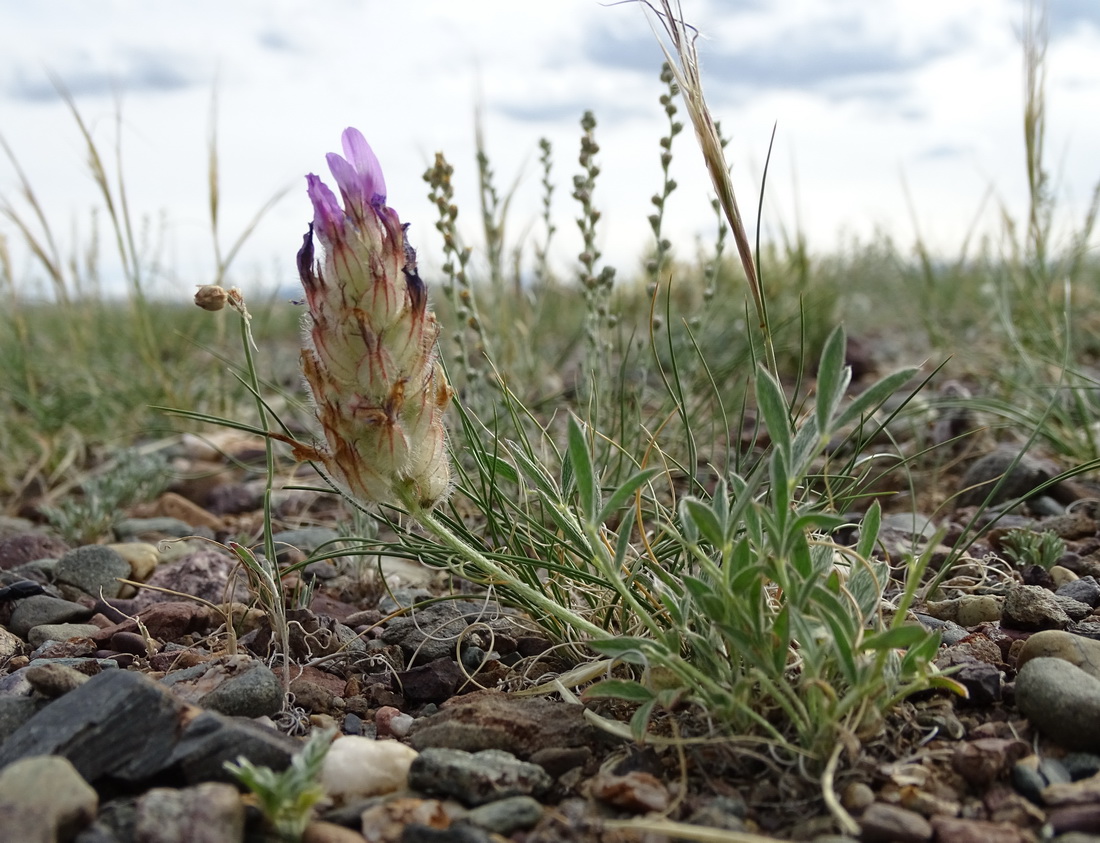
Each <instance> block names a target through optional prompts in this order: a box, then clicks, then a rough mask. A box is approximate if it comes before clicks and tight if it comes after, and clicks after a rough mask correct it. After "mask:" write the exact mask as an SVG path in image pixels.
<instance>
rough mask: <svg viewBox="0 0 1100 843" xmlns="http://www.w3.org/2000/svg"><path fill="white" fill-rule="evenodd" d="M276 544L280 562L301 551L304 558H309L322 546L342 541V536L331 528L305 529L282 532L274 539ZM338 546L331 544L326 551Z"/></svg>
mask: <svg viewBox="0 0 1100 843" xmlns="http://www.w3.org/2000/svg"><path fill="white" fill-rule="evenodd" d="M271 538H272V540H273V541H274V542H275V555H276V557H278V559H279V561H280V562H284V561H286V558H287V557H288V556H290V555H292V554H294V551H299V552H300V553H301V554H302V555H304V556H309V555H310V554H311V553H313V552H314V551H315V550H317V548H319V547H320V546H321V545H324V544H327V543H328V542H336V541H339V540H340V534H339V533H338V532H336V531H335V530H333V529H332V528H331V527H303V528H301V529H299V530H280V531H279V532H277V533H275V534H274V535H273V536H272V537H271ZM337 547H339V546H338V545H331V544H329V545H328V546H327V547H326V548H325V551H326V552H327V551H329V550H334V549H336V548H337Z"/></svg>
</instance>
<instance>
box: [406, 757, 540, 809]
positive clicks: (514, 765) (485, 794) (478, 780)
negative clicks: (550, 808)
mask: <svg viewBox="0 0 1100 843" xmlns="http://www.w3.org/2000/svg"><path fill="white" fill-rule="evenodd" d="M551 784H553V781H552V780H551V778H550V776H549V775H548V774H547V772H546V771H545V770H543V769H542V767H540V766H539V765H538V764H532V763H530V762H528V761H520V760H519V759H518V758H516V757H515V756H514V755H512V754H511V753H510V752H503V751H502V750H499V749H486V750H482V751H481V752H463V751H462V750H460V749H438V748H433V749H426V750H424V751H423V752H421V753H420V755H418V756H417V757H416V758H415V759H414V760H413V762H412V765H411V766H410V767H409V787H410V788H412V789H413V790H418V791H421V792H422V793H425V794H428V795H429V796H449V797H452V798H454V799H457V800H458V801H459V802H461V803H462V804H463V805H467V806H475V805H484V804H486V803H487V802H495V801H496V800H498V799H505V798H507V797H509V796H539V795H541V794H543V793H545V792H546V791H548V790H549V789H550V786H551Z"/></svg>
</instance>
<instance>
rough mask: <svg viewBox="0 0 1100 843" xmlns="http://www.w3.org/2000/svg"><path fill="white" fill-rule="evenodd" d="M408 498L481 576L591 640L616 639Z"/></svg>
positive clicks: (417, 515)
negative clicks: (490, 556) (518, 577)
mask: <svg viewBox="0 0 1100 843" xmlns="http://www.w3.org/2000/svg"><path fill="white" fill-rule="evenodd" d="M407 497H409V498H410V500H406V501H403V503H404V504H405V506H406V508H407V509H408V511H409V515H410V516H412V518H414V519H415V520H416V521H417V522H418V523H419V524H420V526H422V527H423V528H424V529H425V530H427V531H428V532H429V533H431V534H432V536H434V537H435V538H436V539H437V540H438V541H439V542H440V543H441V544H443V545H445V546H446V547H448V548H450V549H451V550H453V551H454V552H455V553H456V554H457V555H458V556H459V557H461V558H462V559H463V560H465V561H467V562H469V563H470V564H472V565H473V566H474V567H475V568H477V569H478V570H479V571H480V572H482V573H484V574H486V575H487V576H489V577H491V578H492V579H493V580H495V581H497V582H503V583H507V584H508V588H509V589H510V590H511V591H513V592H514V593H516V594H517V595H519V596H520V597H522V599H523V600H524V601H525V602H526V603H528V604H530V605H531V606H536V607H538V608H539V609H541V610H542V611H544V612H546V614H548V615H551V616H552V617H555V618H557V619H558V620H559V621H561V622H562V623H564V624H567V625H569V626H571V627H573V628H574V629H576V630H577V631H578V632H583V633H584V634H585V635H587V636H588V637H589V638H593V639H596V640H606V639H609V638H613V637H614V636H613V635H612V634H611V633H610V632H608V631H607V630H606V629H604V628H602V627H600V626H597V625H596V624H594V623H592V622H591V621H587V620H585V619H584V618H582V617H581V616H580V615H578V614H576V613H575V612H571V611H569V610H568V609H566V608H565V607H564V606H561V605H560V604H558V603H556V602H554V601H553V600H551V599H550V598H549V597H547V596H546V595H545V594H543V593H542V592H541V591H539V590H538V589H536V588H532V587H531V586H529V585H527V584H526V583H524V582H521V581H520V580H518V579H517V578H515V577H514V576H511V575H510V574H509V573H508V572H507V571H505V570H504V569H503V568H501V567H500V565H498V564H497V563H496V562H494V561H493V560H492V559H490V558H489V557H488V556H485V555H484V554H483V553H480V552H478V551H477V550H476V549H474V548H473V547H471V546H470V545H468V544H467V543H466V542H464V541H463V540H462V539H461V538H459V537H458V536H456V535H455V534H454V533H453V532H451V530H450V529H449V528H448V527H447V526H446V525H445V524H444V523H443V522H442V521H440V520H439V519H438V518H436V517H435V514H434V513H433V512H431V511H430V510H426V509H424V508H422V507H420V506H419V505H418V504H417V503H416V502H415V501H413V500H411V498H412V497H413V496H412V495H408V496H407Z"/></svg>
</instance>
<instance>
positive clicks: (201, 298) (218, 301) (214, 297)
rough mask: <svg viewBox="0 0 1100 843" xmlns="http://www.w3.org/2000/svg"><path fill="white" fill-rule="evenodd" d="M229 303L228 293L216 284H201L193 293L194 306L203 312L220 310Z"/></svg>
mask: <svg viewBox="0 0 1100 843" xmlns="http://www.w3.org/2000/svg"><path fill="white" fill-rule="evenodd" d="M227 301H229V291H228V290H226V289H225V287H221V286H219V285H217V284H203V285H202V286H201V287H199V289H198V292H197V293H195V304H197V305H198V306H199V307H201V308H202V309H203V310H221V309H222V308H223V307H225V303H226V302H227Z"/></svg>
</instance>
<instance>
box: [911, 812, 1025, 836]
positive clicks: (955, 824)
mask: <svg viewBox="0 0 1100 843" xmlns="http://www.w3.org/2000/svg"><path fill="white" fill-rule="evenodd" d="M932 828H933V829H935V832H936V839H937V840H944V841H951V843H1031V841H1033V840H1034V839H1035V836H1034V835H1033V834H1031V833H1030V832H1029V831H1028V830H1027V829H1025V828H1019V827H1017V826H1016V825H1013V824H1012V823H1007V822H1001V823H991V822H983V821H981V820H967V819H962V818H961V817H945V816H939V817H933V818H932Z"/></svg>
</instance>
